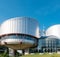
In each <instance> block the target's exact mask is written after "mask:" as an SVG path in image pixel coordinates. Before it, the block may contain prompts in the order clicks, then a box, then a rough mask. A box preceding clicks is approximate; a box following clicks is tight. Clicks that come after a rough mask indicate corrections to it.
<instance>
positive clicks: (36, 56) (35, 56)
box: [20, 53, 60, 57]
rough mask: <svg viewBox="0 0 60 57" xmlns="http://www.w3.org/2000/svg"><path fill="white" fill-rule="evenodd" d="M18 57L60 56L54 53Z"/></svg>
mask: <svg viewBox="0 0 60 57" xmlns="http://www.w3.org/2000/svg"><path fill="white" fill-rule="evenodd" d="M20 57H60V54H56V53H53V54H48V53H45V54H39V53H36V54H29V55H23V56H20Z"/></svg>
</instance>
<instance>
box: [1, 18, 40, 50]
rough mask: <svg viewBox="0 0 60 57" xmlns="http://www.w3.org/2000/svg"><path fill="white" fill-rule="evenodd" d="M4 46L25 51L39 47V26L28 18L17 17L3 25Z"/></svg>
mask: <svg viewBox="0 0 60 57" xmlns="http://www.w3.org/2000/svg"><path fill="white" fill-rule="evenodd" d="M0 36H1V38H2V44H5V45H6V46H7V47H10V48H13V49H25V48H28V47H34V46H37V38H39V37H40V35H39V24H38V22H37V21H36V20H34V19H32V18H28V17H16V18H11V19H9V20H6V21H5V22H3V23H2V24H1V34H0Z"/></svg>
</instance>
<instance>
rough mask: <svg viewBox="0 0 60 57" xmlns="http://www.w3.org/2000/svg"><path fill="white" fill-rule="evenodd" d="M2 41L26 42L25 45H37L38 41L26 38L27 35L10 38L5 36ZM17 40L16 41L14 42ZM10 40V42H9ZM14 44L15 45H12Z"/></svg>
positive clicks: (11, 36)
mask: <svg viewBox="0 0 60 57" xmlns="http://www.w3.org/2000/svg"><path fill="white" fill-rule="evenodd" d="M1 39H2V41H4V42H11V41H10V39H11V40H13V41H14V42H16V41H17V42H20V41H22V42H25V43H30V44H37V39H36V38H33V37H30V36H26V35H9V36H4V37H2V38H1ZM14 39H15V40H14ZM8 40H9V41H8ZM12 44H13V43H12Z"/></svg>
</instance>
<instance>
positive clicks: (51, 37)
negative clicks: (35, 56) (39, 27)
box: [38, 24, 60, 52]
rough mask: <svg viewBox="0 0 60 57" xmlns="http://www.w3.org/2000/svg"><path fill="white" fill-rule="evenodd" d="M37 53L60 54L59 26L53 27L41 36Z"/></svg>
mask: <svg viewBox="0 0 60 57" xmlns="http://www.w3.org/2000/svg"><path fill="white" fill-rule="evenodd" d="M38 48H39V52H60V24H57V25H53V26H51V27H49V28H48V29H47V30H46V35H45V36H41V38H40V39H39V43H38Z"/></svg>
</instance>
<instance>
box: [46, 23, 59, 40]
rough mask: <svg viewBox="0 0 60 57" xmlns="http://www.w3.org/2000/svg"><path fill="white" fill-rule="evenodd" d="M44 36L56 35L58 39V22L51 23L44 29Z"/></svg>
mask: <svg viewBox="0 0 60 57" xmlns="http://www.w3.org/2000/svg"><path fill="white" fill-rule="evenodd" d="M46 36H56V37H57V38H58V39H60V24H57V25H53V26H51V27H49V28H48V29H47V30H46Z"/></svg>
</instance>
